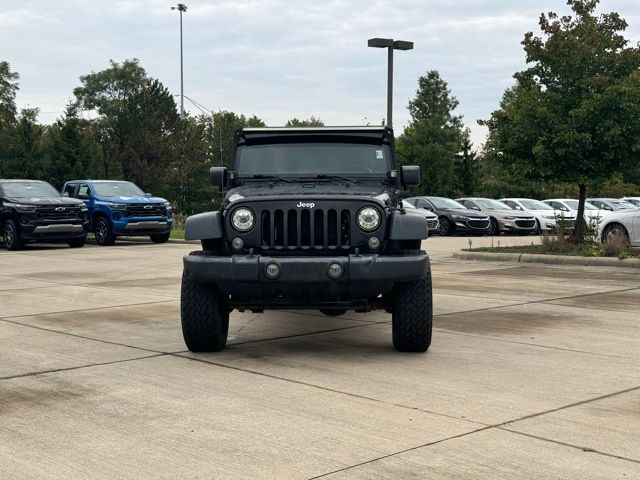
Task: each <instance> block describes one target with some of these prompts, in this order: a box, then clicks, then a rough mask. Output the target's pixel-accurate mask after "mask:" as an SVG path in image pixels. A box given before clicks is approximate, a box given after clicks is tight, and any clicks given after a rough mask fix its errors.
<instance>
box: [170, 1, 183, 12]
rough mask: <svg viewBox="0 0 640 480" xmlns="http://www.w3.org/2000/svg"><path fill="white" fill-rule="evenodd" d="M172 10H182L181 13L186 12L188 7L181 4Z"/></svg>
mask: <svg viewBox="0 0 640 480" xmlns="http://www.w3.org/2000/svg"><path fill="white" fill-rule="evenodd" d="M171 10H180V11H181V12H186V11H187V6H186V5H185V4H184V3H179V4H178V5H176V6H175V7H171Z"/></svg>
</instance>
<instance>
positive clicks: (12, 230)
mask: <svg viewBox="0 0 640 480" xmlns="http://www.w3.org/2000/svg"><path fill="white" fill-rule="evenodd" d="M2 235H3V238H4V246H5V247H6V248H7V250H22V249H23V248H24V246H25V245H26V242H25V241H24V240H22V238H20V230H18V227H17V226H16V224H15V223H14V221H13V220H7V221H6V222H5V224H4V227H3V228H2Z"/></svg>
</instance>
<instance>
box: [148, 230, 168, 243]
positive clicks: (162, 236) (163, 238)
mask: <svg viewBox="0 0 640 480" xmlns="http://www.w3.org/2000/svg"><path fill="white" fill-rule="evenodd" d="M170 236H171V232H167V233H159V234H158V235H149V238H150V239H151V241H152V242H153V243H167V242H168V241H169V237H170Z"/></svg>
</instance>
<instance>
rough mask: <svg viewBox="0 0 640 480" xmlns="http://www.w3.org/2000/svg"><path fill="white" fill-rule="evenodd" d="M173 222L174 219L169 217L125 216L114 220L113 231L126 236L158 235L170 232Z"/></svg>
mask: <svg viewBox="0 0 640 480" xmlns="http://www.w3.org/2000/svg"><path fill="white" fill-rule="evenodd" d="M172 224H173V219H172V218H167V217H153V218H148V217H143V218H135V217H133V218H128V217H125V218H122V219H121V220H114V221H113V231H114V233H115V234H116V235H124V236H146V235H156V234H162V233H168V232H170V231H171V225H172Z"/></svg>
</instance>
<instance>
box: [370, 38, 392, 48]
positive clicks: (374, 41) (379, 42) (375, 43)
mask: <svg viewBox="0 0 640 480" xmlns="http://www.w3.org/2000/svg"><path fill="white" fill-rule="evenodd" d="M367 46H369V47H374V48H388V47H392V46H393V39H391V38H370V39H369V40H368V41H367Z"/></svg>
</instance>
